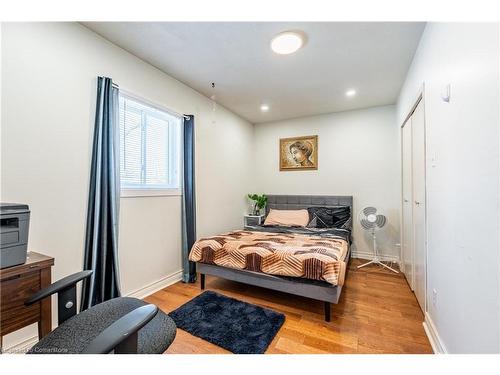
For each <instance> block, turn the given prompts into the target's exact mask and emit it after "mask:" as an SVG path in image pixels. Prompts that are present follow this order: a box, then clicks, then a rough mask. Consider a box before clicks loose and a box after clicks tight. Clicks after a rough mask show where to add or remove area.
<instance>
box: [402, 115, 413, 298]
mask: <svg viewBox="0 0 500 375" xmlns="http://www.w3.org/2000/svg"><path fill="white" fill-rule="evenodd" d="M401 158H402V174H403V175H402V179H403V186H402V187H403V192H402V196H403V197H402V198H403V202H402V204H401V207H402V212H403V217H402V230H401V233H402V241H401V243H402V246H401V249H402V258H403V259H402V261H403V262H402V263H403V273H404V274H405V276H406V280H408V284H409V285H410V288H411V290H414V288H413V285H414V279H413V274H414V272H413V264H414V256H413V213H412V212H413V194H412V189H413V186H412V136H411V118H410V119H408V121H406V123H405V124H404V126H403V128H402V129H401Z"/></svg>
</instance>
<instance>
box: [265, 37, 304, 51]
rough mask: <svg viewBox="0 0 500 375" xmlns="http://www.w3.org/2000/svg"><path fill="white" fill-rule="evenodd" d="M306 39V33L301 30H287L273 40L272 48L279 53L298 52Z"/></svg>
mask: <svg viewBox="0 0 500 375" xmlns="http://www.w3.org/2000/svg"><path fill="white" fill-rule="evenodd" d="M304 41H305V35H304V33H302V32H299V31H285V32H283V33H280V34H278V35H276V36H275V37H274V38H273V40H271V49H272V50H273V51H274V52H275V53H277V54H279V55H288V54H290V53H294V52H297V51H298V50H299V49H300V48H301V47H302V46H303V45H304Z"/></svg>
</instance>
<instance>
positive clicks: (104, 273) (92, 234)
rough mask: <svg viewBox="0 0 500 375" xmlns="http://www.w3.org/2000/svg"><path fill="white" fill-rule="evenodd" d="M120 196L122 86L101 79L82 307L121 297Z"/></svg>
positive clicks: (91, 175) (93, 152) (109, 80)
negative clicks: (119, 107) (119, 124)
mask: <svg viewBox="0 0 500 375" xmlns="http://www.w3.org/2000/svg"><path fill="white" fill-rule="evenodd" d="M119 199H120V179H119V129H118V88H117V87H115V86H114V85H113V81H112V80H111V79H110V78H106V77H98V79H97V104H96V116H95V126H94V140H93V146H92V161H91V167H90V186H89V200H88V208H87V228H86V236H85V253H84V263H83V269H85V270H92V271H94V272H93V274H92V276H91V277H90V278H89V279H87V280H85V281H84V283H83V289H82V301H81V302H82V303H81V309H82V310H85V309H87V308H89V307H91V306H94V305H96V304H99V303H101V302H103V301H106V300H109V299H111V298H115V297H119V296H120V285H119V273H118V215H119Z"/></svg>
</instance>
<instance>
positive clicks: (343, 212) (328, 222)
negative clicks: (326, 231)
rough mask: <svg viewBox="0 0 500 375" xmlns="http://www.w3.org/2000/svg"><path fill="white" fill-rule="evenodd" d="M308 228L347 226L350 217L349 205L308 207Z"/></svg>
mask: <svg viewBox="0 0 500 375" xmlns="http://www.w3.org/2000/svg"><path fill="white" fill-rule="evenodd" d="M307 211H308V212H309V219H310V220H309V224H308V225H307V226H308V227H310V228H313V227H314V228H345V229H350V228H346V224H347V226H349V223H350V221H351V220H350V218H351V208H350V207H349V206H338V207H309V208H308V209H307Z"/></svg>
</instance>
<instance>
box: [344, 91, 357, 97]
mask: <svg viewBox="0 0 500 375" xmlns="http://www.w3.org/2000/svg"><path fill="white" fill-rule="evenodd" d="M354 95H356V90H353V89H351V90H347V91H346V92H345V96H347V97H352V96H354Z"/></svg>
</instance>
